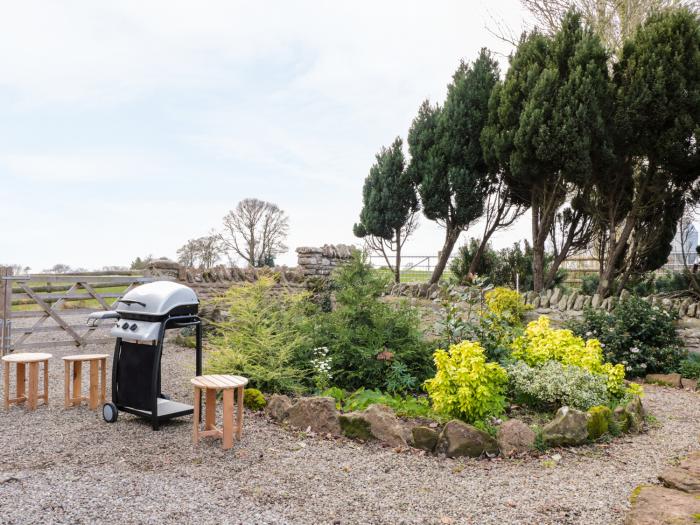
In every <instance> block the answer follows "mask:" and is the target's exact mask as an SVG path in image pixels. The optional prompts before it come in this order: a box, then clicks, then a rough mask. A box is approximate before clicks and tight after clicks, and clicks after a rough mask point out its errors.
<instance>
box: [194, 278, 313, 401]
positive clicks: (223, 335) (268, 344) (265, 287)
mask: <svg viewBox="0 0 700 525" xmlns="http://www.w3.org/2000/svg"><path fill="white" fill-rule="evenodd" d="M273 286H274V280H273V278H271V277H261V278H260V279H259V280H258V281H256V282H254V283H247V284H245V285H241V286H233V287H231V288H230V289H229V291H228V292H227V293H226V295H225V297H224V298H223V300H222V304H227V305H229V307H228V314H229V315H228V317H227V319H226V320H225V321H223V322H221V323H216V324H215V325H214V328H215V332H214V334H213V335H212V336H211V337H210V348H211V352H210V354H209V359H208V366H207V370H208V372H209V373H212V374H237V375H242V376H245V377H247V378H248V379H249V380H250V384H251V386H252V387H255V388H258V389H260V390H262V391H265V392H270V393H275V392H303V391H304V390H306V388H307V386H306V384H305V381H306V377H307V375H308V361H306V362H304V360H303V359H301V358H300V355H299V354H300V352H302V351H303V349H305V348H309V347H310V340H309V337H308V328H307V327H306V323H307V319H308V318H307V316H306V311H305V309H306V308H307V305H306V302H307V296H306V295H304V294H283V293H282V294H278V293H274V294H273V293H272V288H273Z"/></svg>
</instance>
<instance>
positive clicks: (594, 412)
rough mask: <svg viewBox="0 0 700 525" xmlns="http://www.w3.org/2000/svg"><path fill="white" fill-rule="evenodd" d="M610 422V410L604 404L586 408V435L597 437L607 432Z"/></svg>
mask: <svg viewBox="0 0 700 525" xmlns="http://www.w3.org/2000/svg"><path fill="white" fill-rule="evenodd" d="M611 422H612V410H610V408H608V407H606V406H604V405H598V406H594V407H591V408H590V409H588V437H589V438H591V439H598V438H599V437H601V436H602V435H603V434H607V433H608V430H609V428H610V423H611Z"/></svg>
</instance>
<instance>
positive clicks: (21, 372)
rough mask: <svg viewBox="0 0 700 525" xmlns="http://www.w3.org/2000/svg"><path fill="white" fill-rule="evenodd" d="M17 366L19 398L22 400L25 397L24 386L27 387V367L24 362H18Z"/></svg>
mask: <svg viewBox="0 0 700 525" xmlns="http://www.w3.org/2000/svg"><path fill="white" fill-rule="evenodd" d="M16 368H17V385H16V389H17V399H18V400H22V399H24V398H25V395H24V391H25V390H24V387H25V382H26V369H25V366H24V363H17V365H16Z"/></svg>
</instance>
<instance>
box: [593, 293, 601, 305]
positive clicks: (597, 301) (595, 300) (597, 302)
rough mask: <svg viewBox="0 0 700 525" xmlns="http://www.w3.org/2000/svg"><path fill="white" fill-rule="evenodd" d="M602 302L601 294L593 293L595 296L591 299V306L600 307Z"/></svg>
mask: <svg viewBox="0 0 700 525" xmlns="http://www.w3.org/2000/svg"><path fill="white" fill-rule="evenodd" d="M600 303H601V298H600V295H599V294H597V293H596V294H593V298H592V299H591V307H593V308H598V307H600Z"/></svg>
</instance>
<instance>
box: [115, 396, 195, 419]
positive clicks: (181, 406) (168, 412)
mask: <svg viewBox="0 0 700 525" xmlns="http://www.w3.org/2000/svg"><path fill="white" fill-rule="evenodd" d="M119 409H120V410H123V411H124V412H129V413H130V414H135V415H137V416H143V417H151V411H150V410H139V409H136V408H131V407H129V406H119ZM157 410H158V413H157V417H158V419H170V418H171V417H179V416H185V415H187V414H192V413H194V407H193V406H192V405H187V404H185V403H178V402H177V401H171V400H169V399H160V398H159V399H158V403H157Z"/></svg>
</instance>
